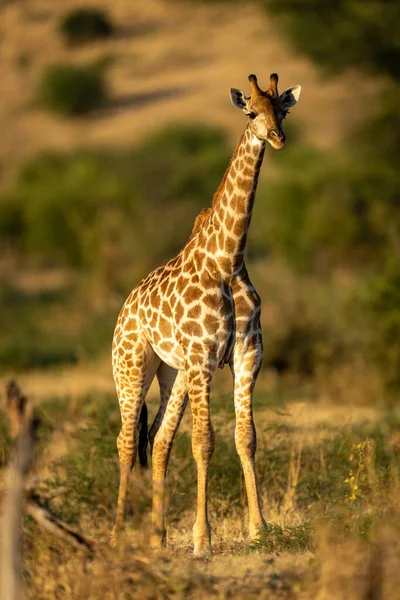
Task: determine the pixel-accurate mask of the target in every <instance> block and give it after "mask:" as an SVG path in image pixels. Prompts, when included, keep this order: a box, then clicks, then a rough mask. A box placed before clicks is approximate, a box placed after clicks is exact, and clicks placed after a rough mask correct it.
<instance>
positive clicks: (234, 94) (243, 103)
mask: <svg viewBox="0 0 400 600" xmlns="http://www.w3.org/2000/svg"><path fill="white" fill-rule="evenodd" d="M229 93H230V96H231V102H232V104H233V106H236V108H239V109H240V110H246V109H247V100H248V98H246V96H245V95H244V94H243V92H242V91H241V90H238V89H237V88H231V89H230V91H229Z"/></svg>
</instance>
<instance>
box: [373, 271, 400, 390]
mask: <svg viewBox="0 0 400 600" xmlns="http://www.w3.org/2000/svg"><path fill="white" fill-rule="evenodd" d="M367 308H368V310H369V314H370V318H371V322H370V336H369V348H370V352H371V355H372V358H373V360H375V361H377V362H378V364H379V365H380V369H381V371H382V374H383V376H384V377H385V379H386V381H387V382H388V384H389V386H390V387H392V386H395V387H397V388H398V386H399V385H400V265H399V262H398V261H397V260H396V261H395V260H393V261H392V263H391V264H390V265H388V267H387V269H386V270H385V271H384V272H383V273H382V274H381V275H379V276H377V277H375V278H373V279H372V280H371V282H370V285H369V289H368V297H367Z"/></svg>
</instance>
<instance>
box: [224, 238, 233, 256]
mask: <svg viewBox="0 0 400 600" xmlns="http://www.w3.org/2000/svg"><path fill="white" fill-rule="evenodd" d="M235 247H236V240H235V239H234V238H233V237H230V236H229V235H228V236H227V237H226V238H225V252H228V253H229V254H233V252H234V251H235Z"/></svg>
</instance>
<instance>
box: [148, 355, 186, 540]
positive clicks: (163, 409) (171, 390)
mask: <svg viewBox="0 0 400 600" xmlns="http://www.w3.org/2000/svg"><path fill="white" fill-rule="evenodd" d="M157 378H158V381H159V384H160V396H161V404H160V409H159V411H158V413H157V416H156V418H155V420H154V423H153V425H152V428H151V430H152V479H153V510H152V535H151V539H150V543H151V546H152V547H153V548H160V547H161V546H162V545H163V543H164V540H165V528H164V500H165V494H164V488H165V476H166V472H167V466H168V460H169V456H170V452H171V447H172V443H173V440H174V437H175V433H176V431H177V429H178V427H179V424H180V422H181V419H182V417H183V413H184V412H185V408H186V405H187V402H188V395H187V385H186V378H185V373H184V371H176V369H172V368H171V367H169V366H168V365H166V364H165V363H161V365H160V368H159V369H158V371H157Z"/></svg>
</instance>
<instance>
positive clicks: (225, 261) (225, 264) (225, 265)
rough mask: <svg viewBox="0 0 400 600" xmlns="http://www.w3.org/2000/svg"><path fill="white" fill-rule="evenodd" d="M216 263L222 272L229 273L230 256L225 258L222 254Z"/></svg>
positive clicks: (230, 265)
mask: <svg viewBox="0 0 400 600" xmlns="http://www.w3.org/2000/svg"><path fill="white" fill-rule="evenodd" d="M218 264H219V266H220V268H221V270H222V271H223V272H224V273H230V271H231V267H232V261H231V260H230V258H225V257H224V256H222V257H221V258H219V259H218Z"/></svg>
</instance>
